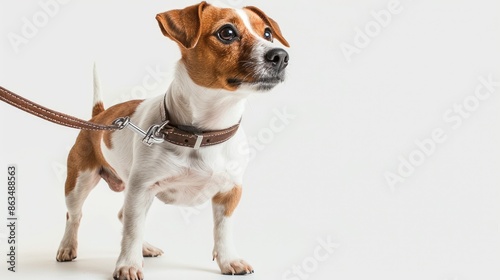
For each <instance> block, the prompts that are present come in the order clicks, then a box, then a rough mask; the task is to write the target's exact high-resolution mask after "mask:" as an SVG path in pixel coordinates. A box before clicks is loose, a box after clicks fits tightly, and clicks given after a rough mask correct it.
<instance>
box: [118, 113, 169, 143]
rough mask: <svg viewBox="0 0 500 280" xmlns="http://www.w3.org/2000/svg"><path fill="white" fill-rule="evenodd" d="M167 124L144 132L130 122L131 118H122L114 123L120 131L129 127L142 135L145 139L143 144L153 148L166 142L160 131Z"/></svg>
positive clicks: (151, 127)
mask: <svg viewBox="0 0 500 280" xmlns="http://www.w3.org/2000/svg"><path fill="white" fill-rule="evenodd" d="M167 124H168V120H167V121H165V122H163V123H162V124H159V125H158V124H155V125H152V126H150V127H149V128H148V130H147V131H144V130H142V129H141V128H140V127H138V126H137V125H135V124H133V123H132V122H130V117H121V118H118V119H116V120H114V121H113V125H115V126H116V127H117V128H118V129H119V130H122V129H123V128H125V127H127V128H128V129H130V130H132V131H133V132H135V133H137V134H139V135H141V136H142V137H143V138H142V143H144V144H146V145H147V146H151V145H153V144H160V143H163V142H164V141H165V139H164V138H163V134H161V133H160V131H161V130H162V129H163V128H164V127H165V126H166V125H167Z"/></svg>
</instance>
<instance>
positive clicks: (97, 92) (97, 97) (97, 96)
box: [92, 62, 104, 117]
mask: <svg viewBox="0 0 500 280" xmlns="http://www.w3.org/2000/svg"><path fill="white" fill-rule="evenodd" d="M93 72H94V73H93V74H94V106H93V107H92V117H95V116H97V115H99V114H100V113H101V112H103V111H104V104H103V103H102V98H101V84H100V83H99V77H98V76H97V66H96V63H95V62H94V71H93Z"/></svg>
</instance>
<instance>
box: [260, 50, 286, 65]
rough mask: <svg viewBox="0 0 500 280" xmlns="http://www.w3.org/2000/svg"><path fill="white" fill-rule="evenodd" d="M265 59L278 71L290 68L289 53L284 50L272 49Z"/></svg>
mask: <svg viewBox="0 0 500 280" xmlns="http://www.w3.org/2000/svg"><path fill="white" fill-rule="evenodd" d="M265 58H266V62H269V63H271V64H272V65H273V67H274V68H276V70H278V71H281V70H283V69H285V67H287V66H288V53H287V52H286V51H285V50H284V49H279V48H276V49H272V50H270V51H268V52H267V53H266V55H265Z"/></svg>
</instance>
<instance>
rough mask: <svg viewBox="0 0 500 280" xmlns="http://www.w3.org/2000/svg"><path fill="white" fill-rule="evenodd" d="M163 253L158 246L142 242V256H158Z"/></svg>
mask: <svg viewBox="0 0 500 280" xmlns="http://www.w3.org/2000/svg"><path fill="white" fill-rule="evenodd" d="M161 255H163V251H162V250H161V249H159V248H156V247H155V246H153V245H151V244H149V243H147V242H144V243H143V244H142V256H144V257H147V258H151V257H158V256H161Z"/></svg>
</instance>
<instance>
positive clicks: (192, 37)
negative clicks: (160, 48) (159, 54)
mask: <svg viewBox="0 0 500 280" xmlns="http://www.w3.org/2000/svg"><path fill="white" fill-rule="evenodd" d="M208 5H209V4H207V2H205V1H203V2H201V3H200V4H198V5H193V6H189V7H186V8H184V9H182V10H172V11H168V12H164V13H160V14H157V15H156V20H157V21H158V24H159V25H160V29H161V32H162V33H163V35H165V36H166V37H168V38H170V39H172V40H174V41H176V42H177V43H179V44H180V45H182V46H183V47H185V48H187V49H191V48H194V46H196V44H197V43H198V39H200V35H201V13H202V12H203V9H204V8H205V7H206V6H208Z"/></svg>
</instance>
